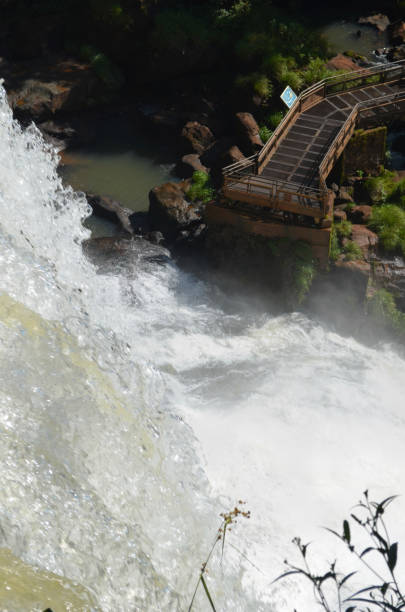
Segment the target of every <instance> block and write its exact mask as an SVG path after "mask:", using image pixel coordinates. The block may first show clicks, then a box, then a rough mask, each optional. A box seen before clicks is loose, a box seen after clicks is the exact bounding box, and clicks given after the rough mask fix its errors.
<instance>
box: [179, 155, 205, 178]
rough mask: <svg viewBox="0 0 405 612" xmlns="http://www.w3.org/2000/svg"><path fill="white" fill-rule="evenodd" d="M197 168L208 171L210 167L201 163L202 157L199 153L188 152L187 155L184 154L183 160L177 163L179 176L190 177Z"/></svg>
mask: <svg viewBox="0 0 405 612" xmlns="http://www.w3.org/2000/svg"><path fill="white" fill-rule="evenodd" d="M197 170H200V171H202V172H208V168H206V167H205V166H204V165H203V164H202V163H201V159H200V157H199V156H198V155H197V153H188V154H187V155H183V157H182V158H181V160H180V161H179V162H178V163H177V165H176V172H177V174H178V176H181V177H184V178H190V177H191V176H192V175H193V173H194V172H196V171H197Z"/></svg>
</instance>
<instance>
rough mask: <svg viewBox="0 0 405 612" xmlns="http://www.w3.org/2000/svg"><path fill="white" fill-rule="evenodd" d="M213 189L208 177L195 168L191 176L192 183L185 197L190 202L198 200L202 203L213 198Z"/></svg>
mask: <svg viewBox="0 0 405 612" xmlns="http://www.w3.org/2000/svg"><path fill="white" fill-rule="evenodd" d="M214 195H215V190H214V188H213V187H212V186H211V182H210V177H209V175H208V174H207V173H206V172H203V171H202V170H196V172H194V174H193V177H192V184H191V186H190V189H189V190H188V192H187V197H188V199H189V200H191V202H195V201H197V200H198V201H200V202H203V203H204V204H205V203H207V202H209V201H210V200H212V199H213V197H214Z"/></svg>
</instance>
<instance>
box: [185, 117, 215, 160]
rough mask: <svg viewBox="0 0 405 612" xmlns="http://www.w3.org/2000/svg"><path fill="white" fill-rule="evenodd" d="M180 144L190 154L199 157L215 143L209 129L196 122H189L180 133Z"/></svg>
mask: <svg viewBox="0 0 405 612" xmlns="http://www.w3.org/2000/svg"><path fill="white" fill-rule="evenodd" d="M181 136H182V142H183V145H184V146H185V148H186V149H187V150H188V151H189V152H190V153H192V152H194V153H198V154H199V155H201V153H203V152H204V151H205V150H206V149H208V148H209V147H210V146H211V145H212V144H213V143H214V141H215V138H214V135H213V133H212V132H211V130H210V128H209V127H208V126H206V125H202V124H201V123H198V121H189V122H188V123H186V125H185V126H184V128H183V129H182V131H181Z"/></svg>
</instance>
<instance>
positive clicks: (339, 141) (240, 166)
mask: <svg viewBox="0 0 405 612" xmlns="http://www.w3.org/2000/svg"><path fill="white" fill-rule="evenodd" d="M398 69H400V72H399V73H398ZM376 75H380V78H379V81H378V82H379V83H381V82H391V81H389V79H390V78H391V77H395V78H392V80H395V81H399V80H401V79H402V78H405V60H398V61H396V62H392V63H390V64H383V65H378V66H371V67H368V68H359V70H354V71H352V72H348V73H345V74H339V75H334V76H331V77H327V78H326V79H323V80H322V81H319V82H318V83H315V84H313V85H311V86H310V87H308V88H307V89H305V90H304V91H303V92H301V94H300V95H299V96H298V98H297V100H296V101H295V102H294V104H293V106H292V107H291V108H290V109H289V111H288V112H287V114H286V115H285V117H284V118H283V120H282V121H281V122H280V124H279V125H278V126H277V128H276V130H275V131H274V133H273V135H272V137H271V138H270V139H269V140H268V142H267V143H266V144H265V145H264V146H263V148H262V149H261V151H260V152H259V153H256V154H254V155H251V156H250V157H248V158H245V159H243V160H240V161H238V162H234V163H233V164H230V165H229V166H226V167H225V168H224V169H223V175H224V181H225V185H224V186H231V185H232V184H233V185H237V184H238V183H239V184H240V185H244V186H246V189H247V191H249V189H251V186H252V185H253V186H256V187H260V188H262V189H263V188H264V186H266V187H268V189H269V197H271V193H270V192H272V193H273V190H274V189H276V191H277V192H281V193H288V194H290V195H293V196H296V197H298V198H303V199H306V200H312V201H316V202H317V204H316V205H315V206H319V204H321V208H322V209H323V210H324V211H325V210H327V209H328V206H329V205H328V198H329V197H330V194H329V190H328V188H327V185H326V178H327V176H328V174H329V172H330V170H331V162H332V161H333V163H334V162H335V160H336V159H337V153H339V154H340V153H341V151H342V150H343V148H344V147H345V146H346V144H347V141H348V139H349V138H350V136H351V134H352V132H353V130H354V128H355V124H356V121H357V118H358V116H359V114H360V113H362V112H364V111H366V110H369V109H372V108H374V107H381V106H383V105H384V104H385V105H388V104H392V103H395V101H399V100H405V91H402V92H396V93H394V94H388V95H384V96H380V97H378V98H373V99H370V100H365V101H363V102H358V103H357V104H356V105H355V106H354V107H353V108H352V110H351V112H350V114H349V116H348V117H347V118H346V120H345V121H344V123H343V125H342V126H341V128H340V130H339V132H338V133H337V134H336V136H335V138H334V139H333V141H332V143H331V144H330V146H329V148H328V150H327V152H326V154H325V155H324V156H323V159H322V161H321V163H320V165H319V189H315V188H313V187H309V186H304V185H299V184H297V183H293V182H289V181H280V180H277V179H267V178H262V177H261V176H260V172H261V169H262V167H263V166H264V165H265V164H266V163H267V162H268V160H269V158H270V157H271V156H272V155H273V154H274V153H275V151H276V150H277V148H278V146H279V144H280V142H281V141H282V140H283V138H284V136H285V135H286V133H288V129H289V125H290V123H292V122H294V121H295V120H296V119H297V117H298V116H299V115H300V114H301V112H302V110H303V105H305V109H304V110H306V109H308V108H310V107H311V106H313V105H314V104H317V102H319V99H320V98H321V99H324V98H327V97H329V96H332V95H336V94H337V93H339V90H336V89H335V90H334V91H331V90H332V88H336V86H339V85H341V86H345V85H346V87H345V88H344V91H349V90H352V89H358V88H359V87H362V86H363V87H364V86H367V85H369V83H367V79H370V78H373V77H375V76H376ZM374 82H375V81H374ZM347 85H349V87H347ZM341 90H343V89H341ZM335 158H336V159H335ZM252 169H253V172H252ZM236 190H237V189H236ZM325 214H326V213H325Z"/></svg>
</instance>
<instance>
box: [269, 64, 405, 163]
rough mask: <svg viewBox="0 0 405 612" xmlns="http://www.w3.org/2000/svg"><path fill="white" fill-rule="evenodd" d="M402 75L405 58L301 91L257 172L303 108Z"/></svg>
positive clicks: (330, 79)
mask: <svg viewBox="0 0 405 612" xmlns="http://www.w3.org/2000/svg"><path fill="white" fill-rule="evenodd" d="M401 77H405V60H398V61H397V62H392V63H390V64H380V65H378V66H371V67H370V68H360V69H359V70H354V71H353V72H347V73H345V74H337V75H334V76H331V77H328V78H326V79H323V80H322V81H319V82H318V83H315V84H314V85H312V86H311V87H308V88H307V89H305V90H304V91H303V92H301V93H300V95H299V96H298V98H297V99H296V101H295V102H294V104H293V106H292V107H291V108H290V110H289V111H288V113H287V114H286V116H285V117H284V119H283V120H282V121H281V123H280V124H279V125H278V126H277V128H276V130H275V131H274V133H273V135H272V136H271V138H270V139H269V140H268V141H267V142H266V144H265V145H264V147H263V148H262V150H261V151H260V152H259V154H258V158H257V165H258V173H259V174H260V172H261V170H262V169H263V167H264V166H265V165H267V163H268V162H269V160H270V159H271V157H272V156H273V155H274V153H275V152H276V151H277V149H278V147H279V145H280V143H281V141H282V140H283V138H284V136H285V135H286V133H287V132H288V131H289V129H290V127H291V125H292V124H293V123H294V122H295V121H296V119H297V118H298V117H299V115H300V114H301V113H302V112H303V111H304V110H308V108H311V106H314V105H315V104H317V103H318V102H319V101H320V99H324V98H327V97H328V96H332V95H336V94H338V93H341V92H343V91H345V92H346V91H350V90H354V89H359V88H362V87H364V86H366V85H369V86H370V85H373V84H377V83H390V82H392V81H398V80H400V78H401ZM287 128H288V129H287Z"/></svg>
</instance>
